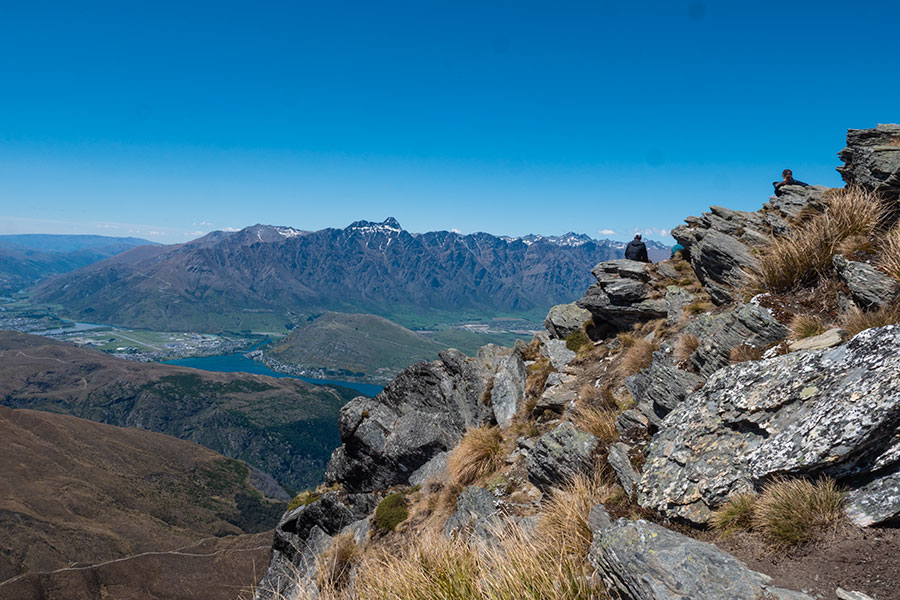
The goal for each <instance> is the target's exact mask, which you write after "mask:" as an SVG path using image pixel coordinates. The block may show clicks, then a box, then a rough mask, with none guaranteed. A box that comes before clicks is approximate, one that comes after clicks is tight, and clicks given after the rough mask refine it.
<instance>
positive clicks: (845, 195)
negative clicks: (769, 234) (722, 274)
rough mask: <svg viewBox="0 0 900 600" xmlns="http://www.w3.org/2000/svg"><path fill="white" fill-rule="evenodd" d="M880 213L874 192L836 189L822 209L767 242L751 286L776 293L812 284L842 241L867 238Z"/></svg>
mask: <svg viewBox="0 0 900 600" xmlns="http://www.w3.org/2000/svg"><path fill="white" fill-rule="evenodd" d="M884 216H885V207H884V205H883V203H882V202H881V201H880V200H879V198H878V197H877V196H876V195H875V194H873V193H871V192H868V191H866V190H864V189H862V188H858V187H849V188H845V189H843V190H838V191H836V192H835V193H833V194H831V195H830V197H829V198H828V200H827V205H826V207H825V212H823V213H821V214H818V215H816V216H814V217H812V218H810V219H809V220H808V221H805V222H802V223H800V224H798V225H797V227H796V228H795V229H794V231H793V232H792V233H791V234H790V235H789V236H788V237H784V238H777V239H775V240H774V241H773V242H772V243H771V244H770V245H769V247H768V248H767V249H766V250H765V253H764V254H763V256H762V257H761V258H760V264H759V269H758V271H757V272H756V273H754V274H752V275H751V281H750V286H751V288H753V289H760V290H768V291H770V292H776V293H780V292H790V291H793V290H795V289H796V288H798V287H800V286H803V285H811V284H813V283H815V282H816V281H817V280H818V279H819V278H820V277H821V276H823V275H825V274H826V273H828V271H830V270H831V259H832V257H833V256H834V255H835V254H836V253H837V252H838V248H839V247H840V246H841V244H842V243H844V242H845V241H846V240H848V239H849V238H852V237H859V236H862V237H870V236H871V235H872V234H873V233H874V232H875V230H876V228H877V227H878V226H879V224H880V223H881V221H882V220H883V219H884Z"/></svg>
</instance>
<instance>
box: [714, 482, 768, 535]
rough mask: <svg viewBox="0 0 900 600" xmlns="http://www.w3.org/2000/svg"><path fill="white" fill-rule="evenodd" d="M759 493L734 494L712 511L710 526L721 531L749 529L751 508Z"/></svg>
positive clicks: (751, 518) (750, 525) (754, 506)
mask: <svg viewBox="0 0 900 600" xmlns="http://www.w3.org/2000/svg"><path fill="white" fill-rule="evenodd" d="M758 498H759V495H758V494H755V493H752V492H744V493H742V494H735V495H734V496H731V497H730V498H728V500H727V501H726V502H725V504H723V505H722V506H720V507H719V509H718V510H716V512H715V513H713V517H712V526H713V527H715V528H716V529H718V530H719V531H721V532H723V533H726V534H727V533H730V532H733V531H739V530H740V531H749V530H750V529H751V528H752V527H753V510H754V508H756V501H757V500H758Z"/></svg>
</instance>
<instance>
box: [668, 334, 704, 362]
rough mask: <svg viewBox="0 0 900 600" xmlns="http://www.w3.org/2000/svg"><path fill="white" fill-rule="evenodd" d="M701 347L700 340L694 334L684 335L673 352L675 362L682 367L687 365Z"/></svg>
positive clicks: (676, 343)
mask: <svg viewBox="0 0 900 600" xmlns="http://www.w3.org/2000/svg"><path fill="white" fill-rule="evenodd" d="M699 347H700V338H698V337H697V336H696V335H694V334H693V333H682V334H681V337H679V338H678V341H677V342H675V348H674V350H673V351H672V352H673V355H674V357H675V362H676V363H678V364H680V365H683V364H686V363H687V362H688V361H689V360H690V359H691V356H692V355H693V354H694V352H696V351H697V348H699Z"/></svg>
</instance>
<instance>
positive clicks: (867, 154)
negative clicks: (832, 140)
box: [837, 123, 900, 199]
mask: <svg viewBox="0 0 900 600" xmlns="http://www.w3.org/2000/svg"><path fill="white" fill-rule="evenodd" d="M838 156H839V157H840V159H841V160H842V161H844V164H843V166H840V167H838V168H837V170H838V172H839V173H840V174H841V177H843V178H844V181H846V182H847V183H848V184H857V185H861V186H863V187H864V188H866V189H869V190H873V191H878V192H880V193H882V194H884V195H886V196H889V197H891V198H894V199H896V198H897V197H898V196H900V125H897V124H893V123H891V124H879V125H878V126H877V127H874V128H872V129H850V130H848V131H847V147H846V148H844V149H843V150H841V151H840V153H839V154H838Z"/></svg>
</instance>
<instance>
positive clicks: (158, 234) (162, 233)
mask: <svg viewBox="0 0 900 600" xmlns="http://www.w3.org/2000/svg"><path fill="white" fill-rule="evenodd" d="M147 235H152V236H154V237H156V236H160V235H166V232H165V231H148V232H147Z"/></svg>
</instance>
